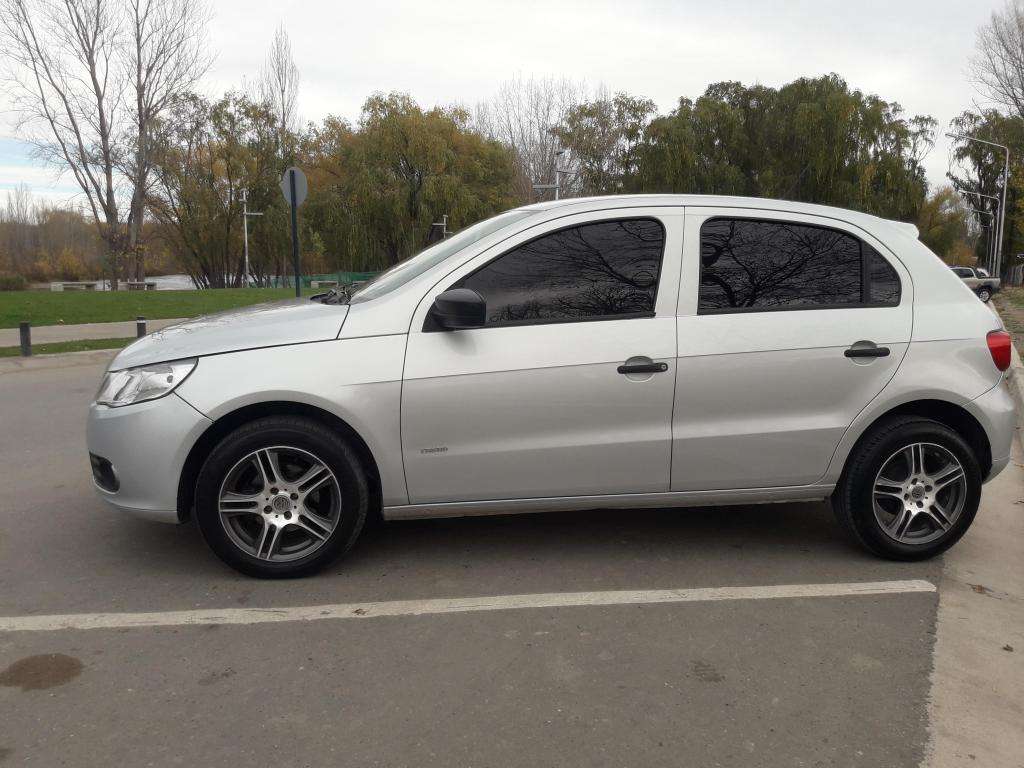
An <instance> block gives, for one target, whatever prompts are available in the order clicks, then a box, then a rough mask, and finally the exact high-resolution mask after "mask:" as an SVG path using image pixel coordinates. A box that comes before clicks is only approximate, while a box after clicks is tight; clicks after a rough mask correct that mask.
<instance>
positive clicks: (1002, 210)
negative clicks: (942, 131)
mask: <svg viewBox="0 0 1024 768" xmlns="http://www.w3.org/2000/svg"><path fill="white" fill-rule="evenodd" d="M946 136H948V137H949V138H951V139H960V140H962V141H975V142H977V143H978V144H987V145H988V146H990V147H997V148H999V149H1001V150H1003V152H1004V153H1005V154H1006V159H1005V163H1004V164H1003V191H1002V200H1000V203H999V226H998V235H997V237H998V248H997V251H996V269H995V275H996V277H999V273H1000V272H1001V271H1002V266H1003V234H1004V232H1005V231H1006V188H1007V187H1008V186H1010V148H1009V147H1008V146H1006V145H1005V144H997V143H996V142H994V141H986V140H985V139H977V138H975V137H974V136H968V135H966V134H963V133H947V134H946Z"/></svg>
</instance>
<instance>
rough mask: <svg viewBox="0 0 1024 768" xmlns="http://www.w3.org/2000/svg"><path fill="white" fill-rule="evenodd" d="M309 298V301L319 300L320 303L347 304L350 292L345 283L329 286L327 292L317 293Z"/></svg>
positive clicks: (350, 295)
mask: <svg viewBox="0 0 1024 768" xmlns="http://www.w3.org/2000/svg"><path fill="white" fill-rule="evenodd" d="M309 298H310V301H319V302H320V303H321V304H348V303H349V301H350V300H351V298H352V293H351V292H350V291H349V287H348V286H347V285H339V286H337V287H336V288H331V290H329V291H328V292H327V293H318V294H316V295H315V296H310V297H309Z"/></svg>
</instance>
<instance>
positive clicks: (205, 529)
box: [196, 416, 369, 578]
mask: <svg viewBox="0 0 1024 768" xmlns="http://www.w3.org/2000/svg"><path fill="white" fill-rule="evenodd" d="M222 502H223V508H222ZM368 505H369V493H368V489H367V481H366V473H365V471H364V469H363V467H362V465H361V463H360V461H359V458H358V456H357V455H356V453H355V452H354V451H353V450H352V448H351V447H350V446H349V445H348V443H346V441H345V440H344V439H342V438H341V437H340V436H339V435H337V434H336V433H335V432H333V431H332V430H330V429H328V428H327V427H325V426H324V425H323V424H321V423H319V422H317V421H314V420H312V419H308V418H303V417H296V416H268V417H265V418H261V419H256V420H255V421H252V422H250V423H248V424H245V425H243V426H241V427H239V428H238V429H236V430H235V431H234V432H232V433H230V434H229V435H227V436H226V437H225V438H224V439H223V440H221V441H220V442H219V443H218V444H217V446H216V447H215V448H214V449H213V451H212V452H211V453H210V455H209V456H208V457H207V459H206V462H205V463H204V464H203V468H202V469H201V470H200V472H199V478H198V480H197V483H196V519H197V521H198V523H199V529H200V531H202V534H203V538H204V539H205V540H206V543H207V544H209V546H210V548H211V549H212V550H213V551H214V553H215V554H216V555H217V556H218V557H219V558H220V559H221V560H223V561H224V562H225V563H227V564H228V565H230V566H231V567H232V568H234V569H236V570H238V571H240V572H242V573H244V574H247V575H249V576H256V577H260V578H293V577H298V576H306V575H309V574H311V573H314V572H316V571H319V570H320V569H322V568H324V567H325V566H327V565H328V564H330V563H331V562H333V561H334V560H335V559H337V558H338V557H340V556H341V555H343V554H344V553H346V552H348V550H350V549H351V548H352V546H353V545H354V544H355V542H356V539H358V538H359V534H360V532H361V531H362V529H363V525H364V523H365V522H366V517H367V508H368ZM289 507H290V508H289ZM264 531H265V532H266V533H264Z"/></svg>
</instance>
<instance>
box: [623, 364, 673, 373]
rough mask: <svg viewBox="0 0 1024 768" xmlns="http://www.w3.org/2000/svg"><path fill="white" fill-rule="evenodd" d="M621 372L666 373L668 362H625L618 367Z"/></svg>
mask: <svg viewBox="0 0 1024 768" xmlns="http://www.w3.org/2000/svg"><path fill="white" fill-rule="evenodd" d="M615 370H617V371H618V372H619V373H664V372H665V371H667V370H668V363H623V364H622V365H620V366H619V367H618V368H616V369H615Z"/></svg>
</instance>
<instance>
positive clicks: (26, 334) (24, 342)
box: [18, 323, 32, 357]
mask: <svg viewBox="0 0 1024 768" xmlns="http://www.w3.org/2000/svg"><path fill="white" fill-rule="evenodd" d="M18 334H19V335H20V336H21V356H22V357H30V356H31V355H32V326H31V325H30V324H29V323H18Z"/></svg>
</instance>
